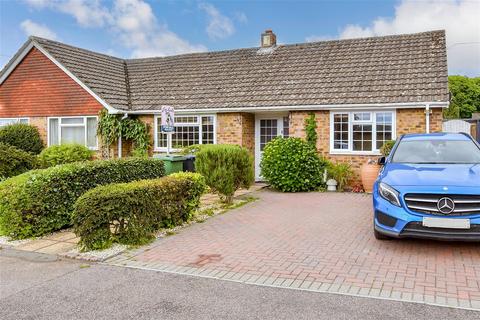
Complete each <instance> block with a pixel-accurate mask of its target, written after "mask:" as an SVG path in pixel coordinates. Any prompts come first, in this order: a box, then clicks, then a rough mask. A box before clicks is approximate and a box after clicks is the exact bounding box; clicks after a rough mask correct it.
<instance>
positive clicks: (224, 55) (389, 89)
mask: <svg viewBox="0 0 480 320" xmlns="http://www.w3.org/2000/svg"><path fill="white" fill-rule="evenodd" d="M163 105H168V106H173V107H174V108H175V115H176V117H175V118H176V119H175V121H176V124H175V131H174V134H173V135H172V136H171V137H169V136H167V135H166V134H163V133H162V132H161V131H160V129H159V128H160V120H161V119H160V116H159V114H160V110H161V107H162V106H163ZM448 105H449V92H448V81H447V55H446V46H445V32H444V31H432V32H422V33H416V34H405V35H393V36H384V37H371V38H361V39H350V40H333V41H321V42H312V43H300V44H289V45H280V44H277V43H276V36H275V34H274V33H273V32H272V31H270V30H267V31H265V33H263V34H262V35H261V46H260V47H256V48H248V49H235V50H227V51H219V52H207V53H192V54H183V55H178V56H169V57H156V58H145V59H120V58H116V57H112V56H108V55H105V54H100V53H96V52H92V51H88V50H84V49H80V48H76V47H72V46H70V45H66V44H63V43H59V42H55V41H51V40H47V39H42V38H38V37H30V38H29V39H28V41H27V42H26V43H25V44H24V45H23V46H22V47H21V48H20V50H19V51H18V52H17V53H16V54H15V56H14V57H13V58H12V59H11V60H10V62H9V63H8V64H7V65H6V66H5V67H4V69H3V70H2V71H1V73H0V126H1V125H4V124H7V123H11V122H26V123H30V124H32V125H34V126H37V127H38V129H39V130H40V133H41V136H42V138H43V139H44V141H45V143H46V144H47V145H54V144H59V143H63V142H78V143H81V144H84V145H86V146H88V147H89V148H92V149H96V150H98V148H99V142H98V138H97V136H96V126H97V115H98V112H99V111H100V110H101V109H102V108H106V109H107V110H108V112H110V113H114V114H121V115H124V116H138V117H139V118H140V119H141V120H142V121H144V122H146V123H148V124H149V127H150V130H151V136H152V137H153V141H152V146H153V148H152V150H151V152H153V153H163V152H165V151H166V148H167V145H169V146H170V147H171V148H173V149H178V148H181V147H184V146H188V145H192V144H208V143H230V144H239V145H242V146H244V147H246V148H248V149H249V150H250V151H251V152H252V154H253V155H254V156H255V164H256V176H257V178H259V162H260V159H261V156H262V150H263V148H264V146H265V144H266V143H267V142H269V141H270V140H271V139H273V138H274V137H276V136H295V137H304V136H305V126H304V122H305V119H306V117H308V116H309V114H311V113H314V114H315V116H316V122H317V131H318V142H317V148H318V151H319V152H320V153H321V154H322V155H324V156H326V157H328V158H330V159H331V160H333V161H346V162H350V163H352V165H353V167H354V168H355V169H358V168H359V167H360V165H361V164H363V163H364V162H365V161H367V160H368V159H369V158H371V157H375V156H377V155H379V149H380V147H381V146H382V144H383V143H384V142H385V141H387V140H392V139H395V138H396V137H398V136H399V135H401V134H404V133H411V132H417V133H418V132H435V131H441V130H442V109H443V108H447V107H448ZM122 149H125V148H121V150H122ZM122 153H123V156H125V155H126V153H128V150H126V149H125V150H123V151H121V152H120V154H119V153H118V148H116V151H115V155H116V156H122Z"/></svg>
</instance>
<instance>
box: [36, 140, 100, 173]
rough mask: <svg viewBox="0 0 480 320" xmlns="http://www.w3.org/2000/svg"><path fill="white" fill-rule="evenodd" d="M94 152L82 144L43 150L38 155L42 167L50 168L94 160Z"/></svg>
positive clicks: (55, 146)
mask: <svg viewBox="0 0 480 320" xmlns="http://www.w3.org/2000/svg"><path fill="white" fill-rule="evenodd" d="M93 155H94V152H93V151H92V150H90V149H88V148H87V147H85V146H82V145H80V144H62V145H54V146H50V147H48V148H46V149H43V150H42V152H40V154H39V155H38V160H39V162H40V164H41V166H42V167H44V168H48V167H53V166H56V165H59V164H65V163H71V162H77V161H86V160H92V158H93Z"/></svg>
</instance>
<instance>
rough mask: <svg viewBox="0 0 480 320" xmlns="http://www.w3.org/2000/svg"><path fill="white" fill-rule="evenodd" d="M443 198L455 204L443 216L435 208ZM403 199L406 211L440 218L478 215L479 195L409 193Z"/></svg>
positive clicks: (479, 207) (479, 212) (479, 209)
mask: <svg viewBox="0 0 480 320" xmlns="http://www.w3.org/2000/svg"><path fill="white" fill-rule="evenodd" d="M445 197H447V198H450V199H452V200H453V202H454V203H455V209H454V210H453V212H451V213H449V214H443V213H442V212H440V210H438V207H437V203H438V200H440V199H441V198H445ZM404 199H405V203H406V204H407V207H408V209H410V210H412V211H416V212H421V213H428V214H433V215H441V216H466V215H471V214H480V195H449V194H425V193H409V194H406V195H405V197H404Z"/></svg>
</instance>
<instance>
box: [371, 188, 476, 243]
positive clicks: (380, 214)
mask: <svg viewBox="0 0 480 320" xmlns="http://www.w3.org/2000/svg"><path fill="white" fill-rule="evenodd" d="M403 196H404V194H403V193H401V194H400V198H401V204H402V207H397V206H395V205H393V204H391V203H390V202H388V201H387V200H385V199H383V198H382V197H380V196H379V195H378V190H377V186H375V189H374V190H373V206H374V226H375V230H376V231H377V232H379V233H381V234H384V235H386V236H389V237H393V238H422V239H433V240H444V241H480V215H479V214H476V215H470V216H449V217H448V218H453V219H469V220H470V229H447V228H429V227H424V226H423V225H422V222H423V218H424V217H437V218H441V217H442V216H438V215H428V214H422V213H418V212H412V211H410V210H408V209H406V205H405V203H404V201H403Z"/></svg>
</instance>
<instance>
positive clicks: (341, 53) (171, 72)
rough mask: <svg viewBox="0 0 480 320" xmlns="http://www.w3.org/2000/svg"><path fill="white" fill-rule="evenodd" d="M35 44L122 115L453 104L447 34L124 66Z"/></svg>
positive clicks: (184, 57)
mask: <svg viewBox="0 0 480 320" xmlns="http://www.w3.org/2000/svg"><path fill="white" fill-rule="evenodd" d="M34 40H35V41H37V42H38V43H39V44H40V45H41V46H42V47H43V48H45V50H47V51H48V52H49V53H50V54H51V55H52V56H54V57H55V58H56V59H57V60H58V61H59V62H61V63H62V64H63V65H64V66H65V67H66V68H67V69H68V70H69V71H70V72H72V73H73V74H74V75H76V76H77V77H78V78H79V79H80V80H81V81H82V82H84V83H85V84H86V85H87V86H88V87H90V88H91V89H92V90H93V91H94V92H95V93H96V94H97V95H98V96H100V97H101V98H103V99H104V100H105V101H106V102H107V103H109V104H110V105H111V106H112V107H114V108H117V109H122V110H127V109H130V110H159V109H160V107H161V106H162V105H171V106H174V107H175V108H176V109H208V108H228V107H240V108H241V107H268V106H271V107H275V106H302V105H342V104H385V103H387V104H388V103H402V102H405V103H411V102H447V101H448V79H447V55H446V46H445V33H444V31H432V32H423V33H416V34H407V35H395V36H385V37H372V38H361V39H351V40H335V41H322V42H314V43H302V44H294V45H279V46H277V47H275V48H273V49H259V48H250V49H238V50H229V51H220V52H207V53H193V54H185V55H179V56H170V57H159V58H145V59H127V60H123V59H118V58H114V57H110V56H107V55H103V54H98V53H94V52H91V51H87V50H83V49H78V48H75V47H71V46H68V45H65V44H61V43H58V42H54V41H50V40H45V39H41V38H34ZM126 78H127V79H128V85H127V83H126V80H125V79H126ZM127 88H129V89H130V90H129V92H128V94H127Z"/></svg>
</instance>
